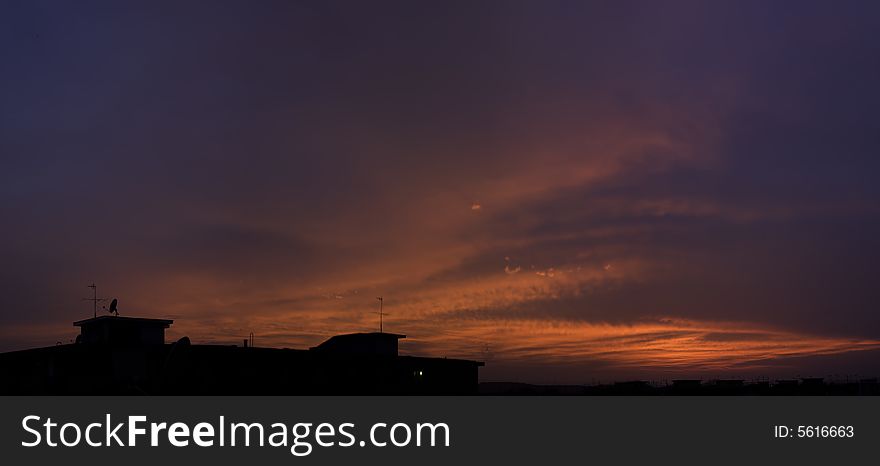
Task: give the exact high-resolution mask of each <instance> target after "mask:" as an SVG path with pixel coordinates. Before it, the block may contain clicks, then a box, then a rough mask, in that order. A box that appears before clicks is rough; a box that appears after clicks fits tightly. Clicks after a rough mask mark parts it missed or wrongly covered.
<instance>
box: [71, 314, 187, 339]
mask: <svg viewBox="0 0 880 466" xmlns="http://www.w3.org/2000/svg"><path fill="white" fill-rule="evenodd" d="M172 323H174V321H173V320H167V319H146V318H141V317H119V316H101V317H94V318H91V319H85V320H79V321H76V322H74V323H73V326H74V327H79V328H80V334H79V336H78V337H77V339H76V340H77V342H78V343H85V344H98V345H112V346H141V345H162V344H164V343H165V329H166V328H168V327H170V326H171V324H172Z"/></svg>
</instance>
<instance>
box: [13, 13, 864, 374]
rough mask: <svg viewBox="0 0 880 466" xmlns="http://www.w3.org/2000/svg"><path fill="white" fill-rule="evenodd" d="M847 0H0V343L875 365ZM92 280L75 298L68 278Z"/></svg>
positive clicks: (505, 370) (547, 367) (728, 364)
mask: <svg viewBox="0 0 880 466" xmlns="http://www.w3.org/2000/svg"><path fill="white" fill-rule="evenodd" d="M878 31H880V6H878V3H877V2H867V1H866V2H855V1H852V2H850V1H844V2H827V1H824V2H810V1H802V2H787V1H777V2H773V1H770V2H768V1H754V2H749V1H730V2H720V1H703V0H700V1H669V2H666V1H664V2H655V1H644V2H625V1H624V2H622V1H614V2H586V1H571V2H554V1H534V2H514V1H503V2H502V1H497V2H491V1H485V2H482V1H481V2H474V1H460V2H459V1H443V2H409V1H401V2H372V1H371V2H360V1H357V2H326V1H313V2H301V1H300V2H292V1H277V2H271V1H260V2H245V1H236V2H220V1H217V2H214V1H212V2H171V1H169V2H157V1H144V2H109V1H108V2H60V1H59V2H44V1H4V2H2V3H0V59H2V65H0V66H2V67H0V159H2V165H0V167H2V168H0V215H2V219H3V222H2V225H3V226H2V229H0V283H2V284H3V285H2V288H0V289H2V293H0V351H9V350H15V349H23V348H29V347H35V346H48V345H54V344H55V343H56V342H57V341H62V342H67V341H69V340H71V339H73V338H74V337H75V335H76V333H77V332H76V329H75V328H74V327H72V326H71V323H72V322H73V321H75V320H80V319H83V318H87V317H91V315H92V308H91V303H89V302H86V301H82V300H81V298H84V297H89V296H91V290H90V289H89V288H87V287H86V286H87V285H89V284H90V283H92V282H95V283H97V285H98V293H99V295H101V296H104V297H108V298H113V297H115V298H118V299H119V309H120V314H121V315H128V316H143V317H161V318H172V319H174V320H175V323H174V325H173V326H172V328H171V330H170V331H169V335H168V338H169V339H176V338H179V337H181V336H183V335H187V336H189V337H190V338H191V339H192V340H193V342H195V343H218V344H236V343H240V342H241V340H242V339H243V338H247V336H248V334H249V333H250V332H253V333H254V335H255V343H256V344H257V345H262V346H273V347H290V348H307V347H309V346H313V345H315V344H317V343H319V342H321V341H322V340H324V339H326V338H327V337H329V336H331V335H333V334H337V333H348V332H360V331H371V330H374V329H377V327H378V316H377V315H376V314H375V312H376V311H377V310H378V302H377V301H376V299H375V298H376V297H377V296H383V297H384V299H385V301H384V303H385V311H386V312H387V313H388V314H389V315H388V316H386V318H385V330H386V331H393V332H398V333H404V334H406V335H407V336H408V338H407V339H406V340H404V342H402V343H401V352H402V353H404V354H412V355H421V356H447V357H459V358H469V359H478V360H481V361H486V362H487V364H486V366H485V367H484V368H482V369H481V379H482V380H485V381H499V380H507V381H524V382H538V383H592V382H594V381H602V380H625V379H635V378H640V379H648V378H675V377H757V376H769V377H793V376H797V375H814V376H840V377H843V376H845V375H850V374H861V375H865V376H869V375H870V376H877V375H880V351H878V350H880V313H878V311H880V309H878V302H880V273H878V263H880V202H878V201H880V182H878V180H880V114H878V112H880V33H878ZM99 312H100V310H99Z"/></svg>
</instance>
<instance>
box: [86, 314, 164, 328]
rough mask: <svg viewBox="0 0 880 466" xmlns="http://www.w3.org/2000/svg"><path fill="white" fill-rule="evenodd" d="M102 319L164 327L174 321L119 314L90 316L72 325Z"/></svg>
mask: <svg viewBox="0 0 880 466" xmlns="http://www.w3.org/2000/svg"><path fill="white" fill-rule="evenodd" d="M103 321H112V322H127V323H132V324H146V325H161V326H163V327H165V328H168V327H169V326H170V325H171V324H173V323H174V321H173V320H169V319H148V318H146V317H120V316H100V317H92V318H91V319H84V320H78V321H76V322H74V323H73V326H74V327H82V326H83V325H90V324H94V323H98V322H103Z"/></svg>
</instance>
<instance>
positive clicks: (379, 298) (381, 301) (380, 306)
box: [376, 296, 385, 333]
mask: <svg viewBox="0 0 880 466" xmlns="http://www.w3.org/2000/svg"><path fill="white" fill-rule="evenodd" d="M376 299H378V300H379V333H383V328H382V316H384V315H385V313H384V312H382V305H383V304H384V302H385V300H384V299H383V298H382V297H381V296H379V297H377V298H376Z"/></svg>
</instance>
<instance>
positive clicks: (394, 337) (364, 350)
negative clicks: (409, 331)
mask: <svg viewBox="0 0 880 466" xmlns="http://www.w3.org/2000/svg"><path fill="white" fill-rule="evenodd" d="M403 338H406V335H400V334H397V333H385V332H370V333H349V334H345V335H336V336H333V337H330V339H328V340H327V341H325V342H324V343H321V344H320V345H318V346H315V347H312V348H310V350H312V351H326V352H332V353H358V354H376V355H381V356H397V342H398V340H401V339H403Z"/></svg>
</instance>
